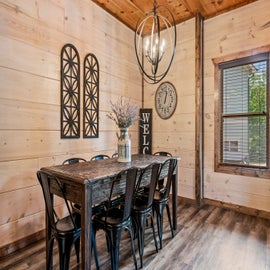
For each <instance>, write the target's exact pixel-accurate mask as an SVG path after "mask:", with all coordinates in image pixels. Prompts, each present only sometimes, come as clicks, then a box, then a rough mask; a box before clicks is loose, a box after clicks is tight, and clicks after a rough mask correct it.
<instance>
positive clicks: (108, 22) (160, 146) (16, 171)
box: [0, 0, 270, 248]
mask: <svg viewBox="0 0 270 270" xmlns="http://www.w3.org/2000/svg"><path fill="white" fill-rule="evenodd" d="M0 12H1V13H0V14H1V16H0V18H1V19H0V20H1V21H0V25H1V27H0V38H1V43H0V44H1V45H0V46H1V50H0V57H1V66H0V69H1V71H0V76H1V91H0V130H1V131H0V153H1V155H0V203H1V208H0V235H1V242H0V248H1V247H3V246H6V245H8V244H10V243H13V242H16V241H18V240H20V239H23V238H25V237H27V236H30V235H31V234H33V233H35V232H38V231H40V230H41V229H42V228H44V211H43V207H44V206H43V200H42V197H41V193H40V188H39V186H38V184H37V180H36V176H35V172H36V170H37V169H39V168H40V167H42V166H47V165H51V164H59V163H61V162H62V161H63V160H64V159H65V158H67V157H70V156H81V157H84V158H86V159H89V158H90V156H92V155H94V154H96V153H100V152H102V153H105V154H110V155H111V154H112V153H113V152H114V151H116V136H115V132H116V131H117V129H116V127H115V126H114V124H113V123H112V122H111V121H110V120H109V119H107V117H106V113H107V112H108V111H109V101H110V100H115V99H117V98H118V97H119V96H120V95H123V96H128V97H131V99H132V101H134V102H136V103H138V104H139V105H140V104H141V102H142V95H141V89H142V86H141V77H140V74H139V72H138V67H137V63H136V59H135V54H134V48H133V32H132V31H131V30H129V29H128V28H127V27H125V26H123V25H122V24H121V23H119V22H117V21H116V20H115V19H114V18H113V17H112V16H109V15H108V14H107V13H105V12H104V11H103V10H102V9H100V8H99V7H97V6H96V5H95V4H93V3H92V2H91V1H89V0H74V1H70V0H48V1H42V0H29V1H24V0H17V1H15V0H2V1H1V3H0ZM269 12H270V2H269V1H268V0H259V1H256V2H254V3H253V4H250V5H248V6H245V7H242V8H239V9H237V10H235V11H231V12H228V13H226V14H223V15H220V16H218V17H215V18H212V19H210V20H206V21H205V25H204V29H205V43H204V51H205V54H204V58H205V66H204V68H205V71H204V89H205V96H204V99H205V106H204V111H205V114H204V122H205V135H204V137H205V154H204V160H205V173H204V178H205V185H204V189H205V197H206V198H207V199H208V200H217V201H223V202H225V203H228V204H230V203H233V204H238V205H242V206H244V207H250V208H255V209H259V210H264V211H268V212H269V211H270V209H269V208H270V181H269V179H254V178H250V177H241V176H231V175H225V174H220V173H219V174H217V173H214V172H213V170H214V118H213V117H214V111H213V110H214V95H215V93H214V66H213V63H212V58H215V57H221V56H222V55H227V54H231V53H237V52H241V51H242V50H243V49H245V50H247V49H251V48H256V47H260V46H264V45H267V44H269V36H270V27H269V18H270V14H269ZM177 35H178V40H177V49H176V55H175V59H174V62H173V65H172V67H171V70H170V71H169V73H168V75H167V77H166V78H165V79H164V80H163V81H170V82H172V83H173V84H174V85H175V87H176V89H177V94H178V105H177V109H176V112H175V113H174V115H173V116H172V117H171V118H170V119H168V120H161V119H160V118H159V117H158V116H157V114H156V112H155V109H154V96H155V91H156V88H157V86H158V85H149V84H144V85H143V87H144V107H145V108H153V152H155V151H161V150H163V151H169V152H171V153H172V154H173V155H176V156H180V157H181V161H180V164H179V195H180V196H182V197H185V198H190V199H194V198H195V113H196V108H195V100H196V96H195V94H196V93H195V92H196V91H195V89H196V87H195V19H191V20H189V21H186V22H185V23H182V24H180V25H178V26H177ZM66 43H72V44H74V45H75V46H76V48H77V49H78V51H79V53H80V57H81V62H83V61H82V60H83V57H84V56H85V55H86V54H87V53H89V52H92V53H94V54H95V55H96V56H97V58H98V60H99V63H100V96H101V102H100V137H99V138H98V139H82V138H81V139H76V140H61V139H60V131H59V129H60V113H59V112H60V105H59V104H60V92H59V88H60V82H59V79H60V58H59V56H60V50H61V48H62V46H63V45H64V44H66ZM131 135H132V145H133V149H132V150H133V152H134V153H135V152H137V144H138V128H137V127H135V126H133V127H132V128H131Z"/></svg>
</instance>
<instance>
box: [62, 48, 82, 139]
mask: <svg viewBox="0 0 270 270" xmlns="http://www.w3.org/2000/svg"><path fill="white" fill-rule="evenodd" d="M79 137H80V58H79V53H78V51H77V49H76V48H75V47H74V46H73V45H72V44H66V45H65V46H64V47H63V48H62V50H61V138H79Z"/></svg>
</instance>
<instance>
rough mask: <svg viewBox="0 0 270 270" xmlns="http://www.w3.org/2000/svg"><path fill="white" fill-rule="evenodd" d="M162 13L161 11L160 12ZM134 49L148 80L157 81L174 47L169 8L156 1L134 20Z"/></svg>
mask: <svg viewBox="0 0 270 270" xmlns="http://www.w3.org/2000/svg"><path fill="white" fill-rule="evenodd" d="M162 11H163V12H164V14H165V15H161V12H162ZM134 44H135V53H136V58H137V61H138V64H139V67H140V71H141V72H142V74H143V75H144V76H143V77H144V79H145V80H146V81H147V82H148V83H152V84H155V83H158V82H160V81H161V80H162V79H163V78H164V77H165V76H166V75H167V73H168V71H169V69H170V67H171V64H172V61H173V58H174V54H175V50H176V26H175V20H174V17H173V15H172V13H171V11H170V10H169V9H168V8H167V7H165V6H163V5H159V6H157V5H156V1H154V8H153V9H152V10H150V11H148V12H146V13H145V14H144V18H141V19H139V20H138V22H137V26H136V30H135V35H134Z"/></svg>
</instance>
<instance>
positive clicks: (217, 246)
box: [0, 203, 270, 270]
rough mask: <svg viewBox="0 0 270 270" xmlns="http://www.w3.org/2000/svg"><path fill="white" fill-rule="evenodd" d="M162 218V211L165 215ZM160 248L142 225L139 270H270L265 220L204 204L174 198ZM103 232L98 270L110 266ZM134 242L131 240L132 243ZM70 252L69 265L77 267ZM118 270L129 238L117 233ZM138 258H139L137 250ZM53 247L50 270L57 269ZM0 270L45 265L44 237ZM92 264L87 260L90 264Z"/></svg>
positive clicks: (126, 264) (269, 224) (126, 258)
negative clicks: (174, 210)
mask: <svg viewBox="0 0 270 270" xmlns="http://www.w3.org/2000/svg"><path fill="white" fill-rule="evenodd" d="M165 217H166V215H165ZM164 225H165V227H164V233H163V235H164V242H163V249H162V250H160V251H159V252H158V253H156V252H155V248H154V244H153V241H152V234H151V231H150V229H147V230H148V231H147V233H146V235H147V237H146V248H145V254H144V269H147V270H167V269H176V270H191V269H193V270H217V269H218V270H236V269H237V270H238V269H239V270H270V220H267V219H262V218H257V217H253V216H248V215H244V214H241V213H238V212H234V211H232V210H225V209H222V208H218V207H215V206H209V205H206V206H204V207H203V208H202V209H200V210H197V209H196V207H195V206H194V205H192V204H190V203H179V206H178V230H177V233H176V235H175V237H174V238H173V239H172V238H171V234H170V229H169V227H168V223H167V218H165V224H164ZM104 240H105V239H104V235H103V234H102V233H101V232H100V233H99V234H98V235H97V245H98V254H99V260H100V266H101V267H100V268H101V270H103V269H104V270H107V269H110V260H109V255H108V253H107V250H106V244H105V241H104ZM136 247H137V243H136ZM72 252H73V255H72V258H71V262H70V269H73V270H74V269H79V266H77V265H76V258H75V255H74V250H73V251H72ZM120 254H121V257H120V264H119V269H121V270H127V269H134V264H133V260H132V257H131V249H130V243H129V241H128V239H127V237H126V235H123V240H122V242H121V251H120ZM137 259H138V262H139V257H138V254H137ZM58 268H59V265H58V250H57V245H55V248H54V269H58ZM0 269H2V270H4V269H14V270H22V269H31V270H40V269H45V242H44V241H40V242H38V243H36V244H35V245H32V246H30V247H28V248H25V249H24V250H22V251H20V252H17V253H16V254H13V255H12V256H10V257H8V258H5V259H1V261H0ZM92 269H95V265H94V264H93V268H92Z"/></svg>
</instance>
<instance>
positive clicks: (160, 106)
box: [155, 82, 177, 119]
mask: <svg viewBox="0 0 270 270" xmlns="http://www.w3.org/2000/svg"><path fill="white" fill-rule="evenodd" d="M176 105H177V94H176V90H175V88H174V86H173V85H172V84H171V83H169V82H164V83H162V84H161V85H160V86H159V87H158V89H157V91H156V96H155V107H156V111H157V113H158V115H159V116H160V117H161V118H162V119H168V118H170V117H171V116H172V115H173V113H174V111H175V108H176Z"/></svg>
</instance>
